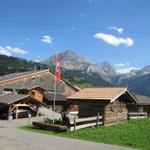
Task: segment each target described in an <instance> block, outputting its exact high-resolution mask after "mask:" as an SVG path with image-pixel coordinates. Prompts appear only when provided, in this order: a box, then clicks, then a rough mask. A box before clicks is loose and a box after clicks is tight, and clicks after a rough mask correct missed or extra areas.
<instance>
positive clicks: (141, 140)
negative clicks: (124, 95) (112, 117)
mask: <svg viewBox="0 0 150 150" xmlns="http://www.w3.org/2000/svg"><path fill="white" fill-rule="evenodd" d="M21 129H24V130H27V131H32V132H38V133H42V134H50V135H57V136H63V137H69V138H77V139H82V140H88V141H95V142H100V143H107V144H114V145H122V146H127V147H132V148H138V149H141V150H150V119H141V120H130V121H128V122H127V123H120V124H117V125H112V126H98V127H94V128H85V129H81V130H77V131H75V132H69V131H68V132H63V133H57V132H53V131H45V130H41V129H38V128H36V127H34V126H32V125H29V126H23V127H21Z"/></svg>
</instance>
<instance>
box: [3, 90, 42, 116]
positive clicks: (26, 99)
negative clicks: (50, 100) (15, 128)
mask: <svg viewBox="0 0 150 150" xmlns="http://www.w3.org/2000/svg"><path fill="white" fill-rule="evenodd" d="M41 105H44V103H42V102H40V101H38V100H36V99H35V98H33V97H31V96H29V95H24V94H15V93H9V94H2V95H0V114H1V113H3V112H7V118H8V119H9V117H10V115H11V114H12V113H13V112H14V110H15V111H16V112H17V110H18V109H19V108H25V109H27V108H30V109H32V110H33V111H35V112H36V113H38V109H39V107H40V106H41ZM15 118H18V115H17V113H16V117H15Z"/></svg>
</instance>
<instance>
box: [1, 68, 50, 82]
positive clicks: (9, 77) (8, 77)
mask: <svg viewBox="0 0 150 150" xmlns="http://www.w3.org/2000/svg"><path fill="white" fill-rule="evenodd" d="M43 71H48V69H47V70H37V71H27V72H19V73H11V74H8V75H4V76H0V82H3V81H7V80H12V79H15V78H20V77H22V76H28V75H32V74H33V75H34V74H36V73H39V72H43Z"/></svg>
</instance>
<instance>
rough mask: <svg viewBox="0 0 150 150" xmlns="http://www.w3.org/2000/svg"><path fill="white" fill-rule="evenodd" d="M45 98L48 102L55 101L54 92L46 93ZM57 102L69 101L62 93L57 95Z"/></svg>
mask: <svg viewBox="0 0 150 150" xmlns="http://www.w3.org/2000/svg"><path fill="white" fill-rule="evenodd" d="M44 98H45V99H46V100H48V101H54V92H44ZM56 101H67V98H66V97H65V95H64V94H62V93H56Z"/></svg>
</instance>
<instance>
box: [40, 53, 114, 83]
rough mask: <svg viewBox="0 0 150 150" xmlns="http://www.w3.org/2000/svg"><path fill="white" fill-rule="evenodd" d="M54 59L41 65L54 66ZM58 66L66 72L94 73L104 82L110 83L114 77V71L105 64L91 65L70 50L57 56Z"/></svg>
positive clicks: (49, 59)
mask: <svg viewBox="0 0 150 150" xmlns="http://www.w3.org/2000/svg"><path fill="white" fill-rule="evenodd" d="M55 57H56V56H51V57H49V58H48V59H47V60H45V61H43V62H42V63H44V64H47V65H49V66H51V65H55ZM59 59H60V64H61V67H62V68H65V69H67V70H78V71H83V72H84V73H89V74H90V73H96V74H98V75H99V76H100V77H101V78H103V79H104V80H106V81H109V82H110V81H111V78H112V77H114V76H115V75H116V72H115V70H114V69H113V68H112V67H111V65H110V64H108V63H107V62H105V61H104V62H102V63H99V64H92V63H91V62H90V61H89V60H88V59H86V58H84V57H82V56H79V55H77V54H76V53H74V52H73V51H71V50H67V51H65V52H63V53H60V54H59Z"/></svg>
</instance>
